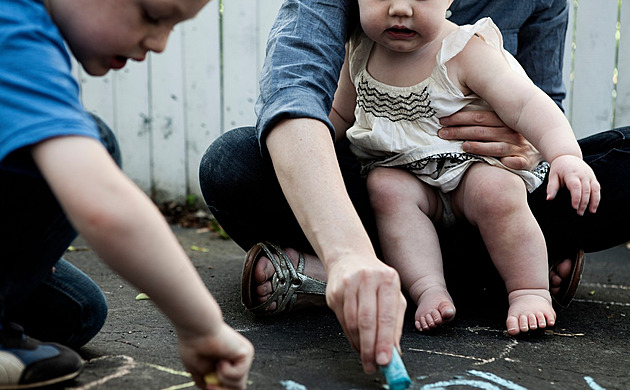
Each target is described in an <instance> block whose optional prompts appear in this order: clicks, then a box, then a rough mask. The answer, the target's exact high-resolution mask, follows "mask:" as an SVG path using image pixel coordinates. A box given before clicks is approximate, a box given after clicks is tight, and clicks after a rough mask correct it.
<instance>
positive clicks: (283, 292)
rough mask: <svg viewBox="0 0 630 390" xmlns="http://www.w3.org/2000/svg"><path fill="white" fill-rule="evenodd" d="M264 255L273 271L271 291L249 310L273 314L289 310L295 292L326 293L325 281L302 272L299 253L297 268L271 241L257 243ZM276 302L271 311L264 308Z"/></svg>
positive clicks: (301, 255)
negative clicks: (260, 302) (268, 295)
mask: <svg viewBox="0 0 630 390" xmlns="http://www.w3.org/2000/svg"><path fill="white" fill-rule="evenodd" d="M258 245H259V246H260V248H261V249H262V250H263V251H264V253H265V256H266V257H267V258H268V259H269V260H270V261H271V264H272V265H273V267H274V270H275V273H274V275H273V278H272V279H271V286H272V288H273V292H272V293H271V296H270V297H269V299H267V300H266V301H265V302H264V303H262V304H260V305H258V306H257V307H255V308H251V309H250V310H251V311H252V312H254V313H255V314H266V315H274V314H278V313H280V312H283V311H285V310H287V311H289V310H291V308H292V307H293V304H294V303H295V301H296V300H297V294H298V293H299V294H316V295H326V282H323V281H321V280H318V279H315V278H312V277H310V276H308V275H305V274H304V268H305V258H304V254H303V253H301V252H300V253H299V258H298V265H297V269H296V267H295V266H294V265H293V263H292V262H291V259H290V258H289V256H288V255H287V254H286V253H285V252H284V251H283V250H282V248H280V247H279V246H278V245H276V244H274V243H271V242H261V243H259V244H258ZM273 302H276V308H275V310H273V311H268V310H266V309H267V308H268V307H269V305H271V304H272V303H273Z"/></svg>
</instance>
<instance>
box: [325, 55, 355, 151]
mask: <svg viewBox="0 0 630 390" xmlns="http://www.w3.org/2000/svg"><path fill="white" fill-rule="evenodd" d="M356 103H357V92H356V89H355V87H354V83H353V82H352V80H351V79H350V70H349V66H348V51H347V50H346V60H345V61H344V63H343V66H342V67H341V72H340V75H339V83H338V85H337V91H336V92H335V97H334V99H333V103H332V110H331V112H330V115H329V116H328V118H329V119H330V122H331V123H332V124H333V126H334V128H335V139H336V140H337V141H339V140H340V139H343V138H344V137H345V136H346V130H348V129H349V128H350V126H352V124H353V123H354V108H355V105H356Z"/></svg>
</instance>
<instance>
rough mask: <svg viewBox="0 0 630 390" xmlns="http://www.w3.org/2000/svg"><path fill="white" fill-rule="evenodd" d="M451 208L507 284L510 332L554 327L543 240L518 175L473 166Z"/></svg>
mask: <svg viewBox="0 0 630 390" xmlns="http://www.w3.org/2000/svg"><path fill="white" fill-rule="evenodd" d="M452 198H453V209H454V210H455V211H456V212H462V213H463V214H464V215H465V216H466V218H468V220H469V221H470V222H471V223H472V224H473V225H476V226H477V227H478V228H479V231H480V233H481V235H482V237H483V239H484V242H485V244H486V247H487V248H488V252H489V253H490V256H491V257H492V261H493V263H494V265H495V267H496V268H497V270H498V271H499V274H500V275H501V277H502V278H503V280H504V282H505V286H506V289H507V291H508V294H509V295H508V299H509V303H510V308H509V310H508V318H507V321H506V325H507V329H508V334H510V335H516V334H518V333H520V332H527V331H529V330H534V329H537V328H545V327H547V326H553V325H554V323H555V319H556V313H555V312H554V310H553V308H552V304H551V295H550V294H549V271H548V269H547V267H548V266H547V248H546V245H545V238H544V236H543V234H542V231H541V230H540V227H539V226H538V223H537V222H536V219H535V218H534V216H533V215H532V213H531V211H530V209H529V206H528V204H527V190H526V188H525V184H524V182H523V180H522V179H521V178H520V177H518V176H517V175H515V174H513V173H511V172H509V171H507V170H504V169H501V168H498V167H493V166H490V165H487V164H481V163H479V164H475V165H473V166H472V167H471V168H470V169H469V170H468V172H467V173H466V175H465V176H464V179H463V180H462V182H461V184H460V185H459V187H458V188H457V189H456V190H455V191H454V193H453V196H452Z"/></svg>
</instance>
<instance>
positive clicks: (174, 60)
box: [149, 26, 186, 202]
mask: <svg viewBox="0 0 630 390" xmlns="http://www.w3.org/2000/svg"><path fill="white" fill-rule="evenodd" d="M181 29H182V26H176V27H175V30H174V31H173V33H171V37H170V39H169V43H170V49H169V50H168V51H164V52H163V53H160V54H154V53H152V54H151V57H150V58H149V61H150V62H149V63H150V76H149V80H150V88H151V118H152V122H151V125H152V127H151V128H152V131H153V137H152V144H151V147H152V161H151V167H152V171H151V175H152V191H151V192H152V193H151V196H152V197H153V198H154V199H155V200H156V201H158V202H161V201H165V200H168V199H169V198H172V195H173V194H174V195H175V197H176V198H181V197H182V196H183V195H185V189H186V164H185V160H186V152H185V131H184V125H185V120H184V82H183V56H182V34H181Z"/></svg>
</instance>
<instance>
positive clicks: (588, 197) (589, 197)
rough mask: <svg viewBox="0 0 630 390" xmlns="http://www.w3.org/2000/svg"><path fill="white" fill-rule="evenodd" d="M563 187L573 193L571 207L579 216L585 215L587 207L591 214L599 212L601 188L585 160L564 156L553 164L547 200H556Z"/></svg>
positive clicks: (550, 171)
mask: <svg viewBox="0 0 630 390" xmlns="http://www.w3.org/2000/svg"><path fill="white" fill-rule="evenodd" d="M562 186H566V187H567V189H568V190H569V192H570V193H571V206H573V208H574V209H576V210H577V212H578V214H579V215H584V212H585V211H586V208H587V207H588V210H589V211H590V212H591V213H594V212H595V211H597V206H599V201H600V198H601V193H600V190H601V187H600V185H599V182H598V181H597V178H596V177H595V173H594V172H593V170H592V169H591V167H590V166H588V164H587V163H585V162H584V160H582V159H581V158H579V157H576V156H570V155H564V156H560V157H557V158H556V159H554V160H553V161H552V162H551V169H550V170H549V183H548V184H547V200H551V199H553V198H555V197H556V194H557V193H558V190H559V189H560V187H562ZM589 204H590V206H589Z"/></svg>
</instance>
